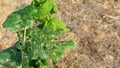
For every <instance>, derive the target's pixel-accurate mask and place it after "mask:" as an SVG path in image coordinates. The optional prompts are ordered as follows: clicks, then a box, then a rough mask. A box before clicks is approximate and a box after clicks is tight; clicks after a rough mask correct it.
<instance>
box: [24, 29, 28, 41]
mask: <svg viewBox="0 0 120 68" xmlns="http://www.w3.org/2000/svg"><path fill="white" fill-rule="evenodd" d="M26 30H27V28H26V27H25V28H24V43H25V42H26Z"/></svg>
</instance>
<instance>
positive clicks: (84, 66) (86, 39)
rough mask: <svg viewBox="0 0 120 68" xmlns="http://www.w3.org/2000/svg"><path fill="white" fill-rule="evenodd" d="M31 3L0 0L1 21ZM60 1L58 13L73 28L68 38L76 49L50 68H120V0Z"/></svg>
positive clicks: (58, 2) (58, 1)
mask: <svg viewBox="0 0 120 68" xmlns="http://www.w3.org/2000/svg"><path fill="white" fill-rule="evenodd" d="M28 2H29V0H16V1H14V0H9V1H8V0H0V9H2V10H0V24H2V23H3V21H4V20H5V19H6V17H7V15H8V14H10V13H11V12H12V11H14V10H15V9H18V8H19V7H21V6H23V5H26V3H27V4H28ZM56 3H57V5H58V7H59V10H60V11H59V12H58V13H57V14H56V15H55V16H56V17H58V18H60V19H62V20H63V21H64V22H65V23H66V25H67V26H68V27H69V28H70V29H71V32H70V33H69V34H68V35H69V36H68V35H67V36H66V38H71V39H73V40H74V41H75V43H76V50H75V51H73V52H70V51H68V52H67V53H66V55H65V57H63V58H61V59H59V64H58V65H51V66H49V67H48V68H120V0H56ZM0 32H1V31H0ZM1 34H6V32H2V33H1ZM13 35H14V34H11V36H13ZM0 36H2V35H0ZM3 39H4V38H3ZM13 39H15V38H13ZM13 39H12V38H11V39H10V40H13ZM0 41H1V39H0ZM6 41H7V40H6ZM8 41H9V40H8Z"/></svg>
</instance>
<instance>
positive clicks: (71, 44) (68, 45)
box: [63, 40, 75, 50]
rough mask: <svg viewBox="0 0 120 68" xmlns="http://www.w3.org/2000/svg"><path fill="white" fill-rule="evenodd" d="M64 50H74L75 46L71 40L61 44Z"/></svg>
mask: <svg viewBox="0 0 120 68" xmlns="http://www.w3.org/2000/svg"><path fill="white" fill-rule="evenodd" d="M63 45H64V47H65V48H70V49H71V50H75V46H74V45H75V44H74V42H73V41H72V40H70V41H66V42H65V43H63Z"/></svg>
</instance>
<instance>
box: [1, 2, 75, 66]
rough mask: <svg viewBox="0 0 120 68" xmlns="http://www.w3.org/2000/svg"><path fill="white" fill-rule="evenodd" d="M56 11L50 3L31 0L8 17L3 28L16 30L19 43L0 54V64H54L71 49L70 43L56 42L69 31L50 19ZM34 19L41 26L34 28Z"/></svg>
mask: <svg viewBox="0 0 120 68" xmlns="http://www.w3.org/2000/svg"><path fill="white" fill-rule="evenodd" d="M45 7H46V8H45ZM48 7H49V8H48ZM46 11H47V12H46ZM56 11H57V8H56V6H55V3H54V0H33V2H32V3H31V4H30V5H28V6H26V7H25V8H23V9H20V10H18V11H15V12H13V13H12V14H10V15H9V16H8V18H7V20H6V21H5V23H4V24H3V26H4V27H5V28H7V29H9V30H11V31H16V32H17V33H18V37H19V40H18V42H17V43H16V44H15V45H14V46H13V47H11V48H9V49H6V50H3V51H1V52H0V64H1V65H4V66H6V67H8V68H18V67H21V68H41V67H43V66H45V65H49V62H51V61H52V63H53V64H57V58H60V57H62V56H63V55H64V53H65V49H66V48H70V49H71V50H74V48H75V47H74V42H73V41H71V40H66V41H60V35H61V34H63V33H64V32H68V31H69V29H68V28H66V26H65V25H64V23H63V22H62V21H61V20H59V19H57V18H54V17H52V16H51V14H52V13H55V12H56ZM38 20H39V21H40V22H41V23H40V24H38V25H35V26H34V24H37V23H38V22H37V21H38ZM32 25H33V26H32Z"/></svg>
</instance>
